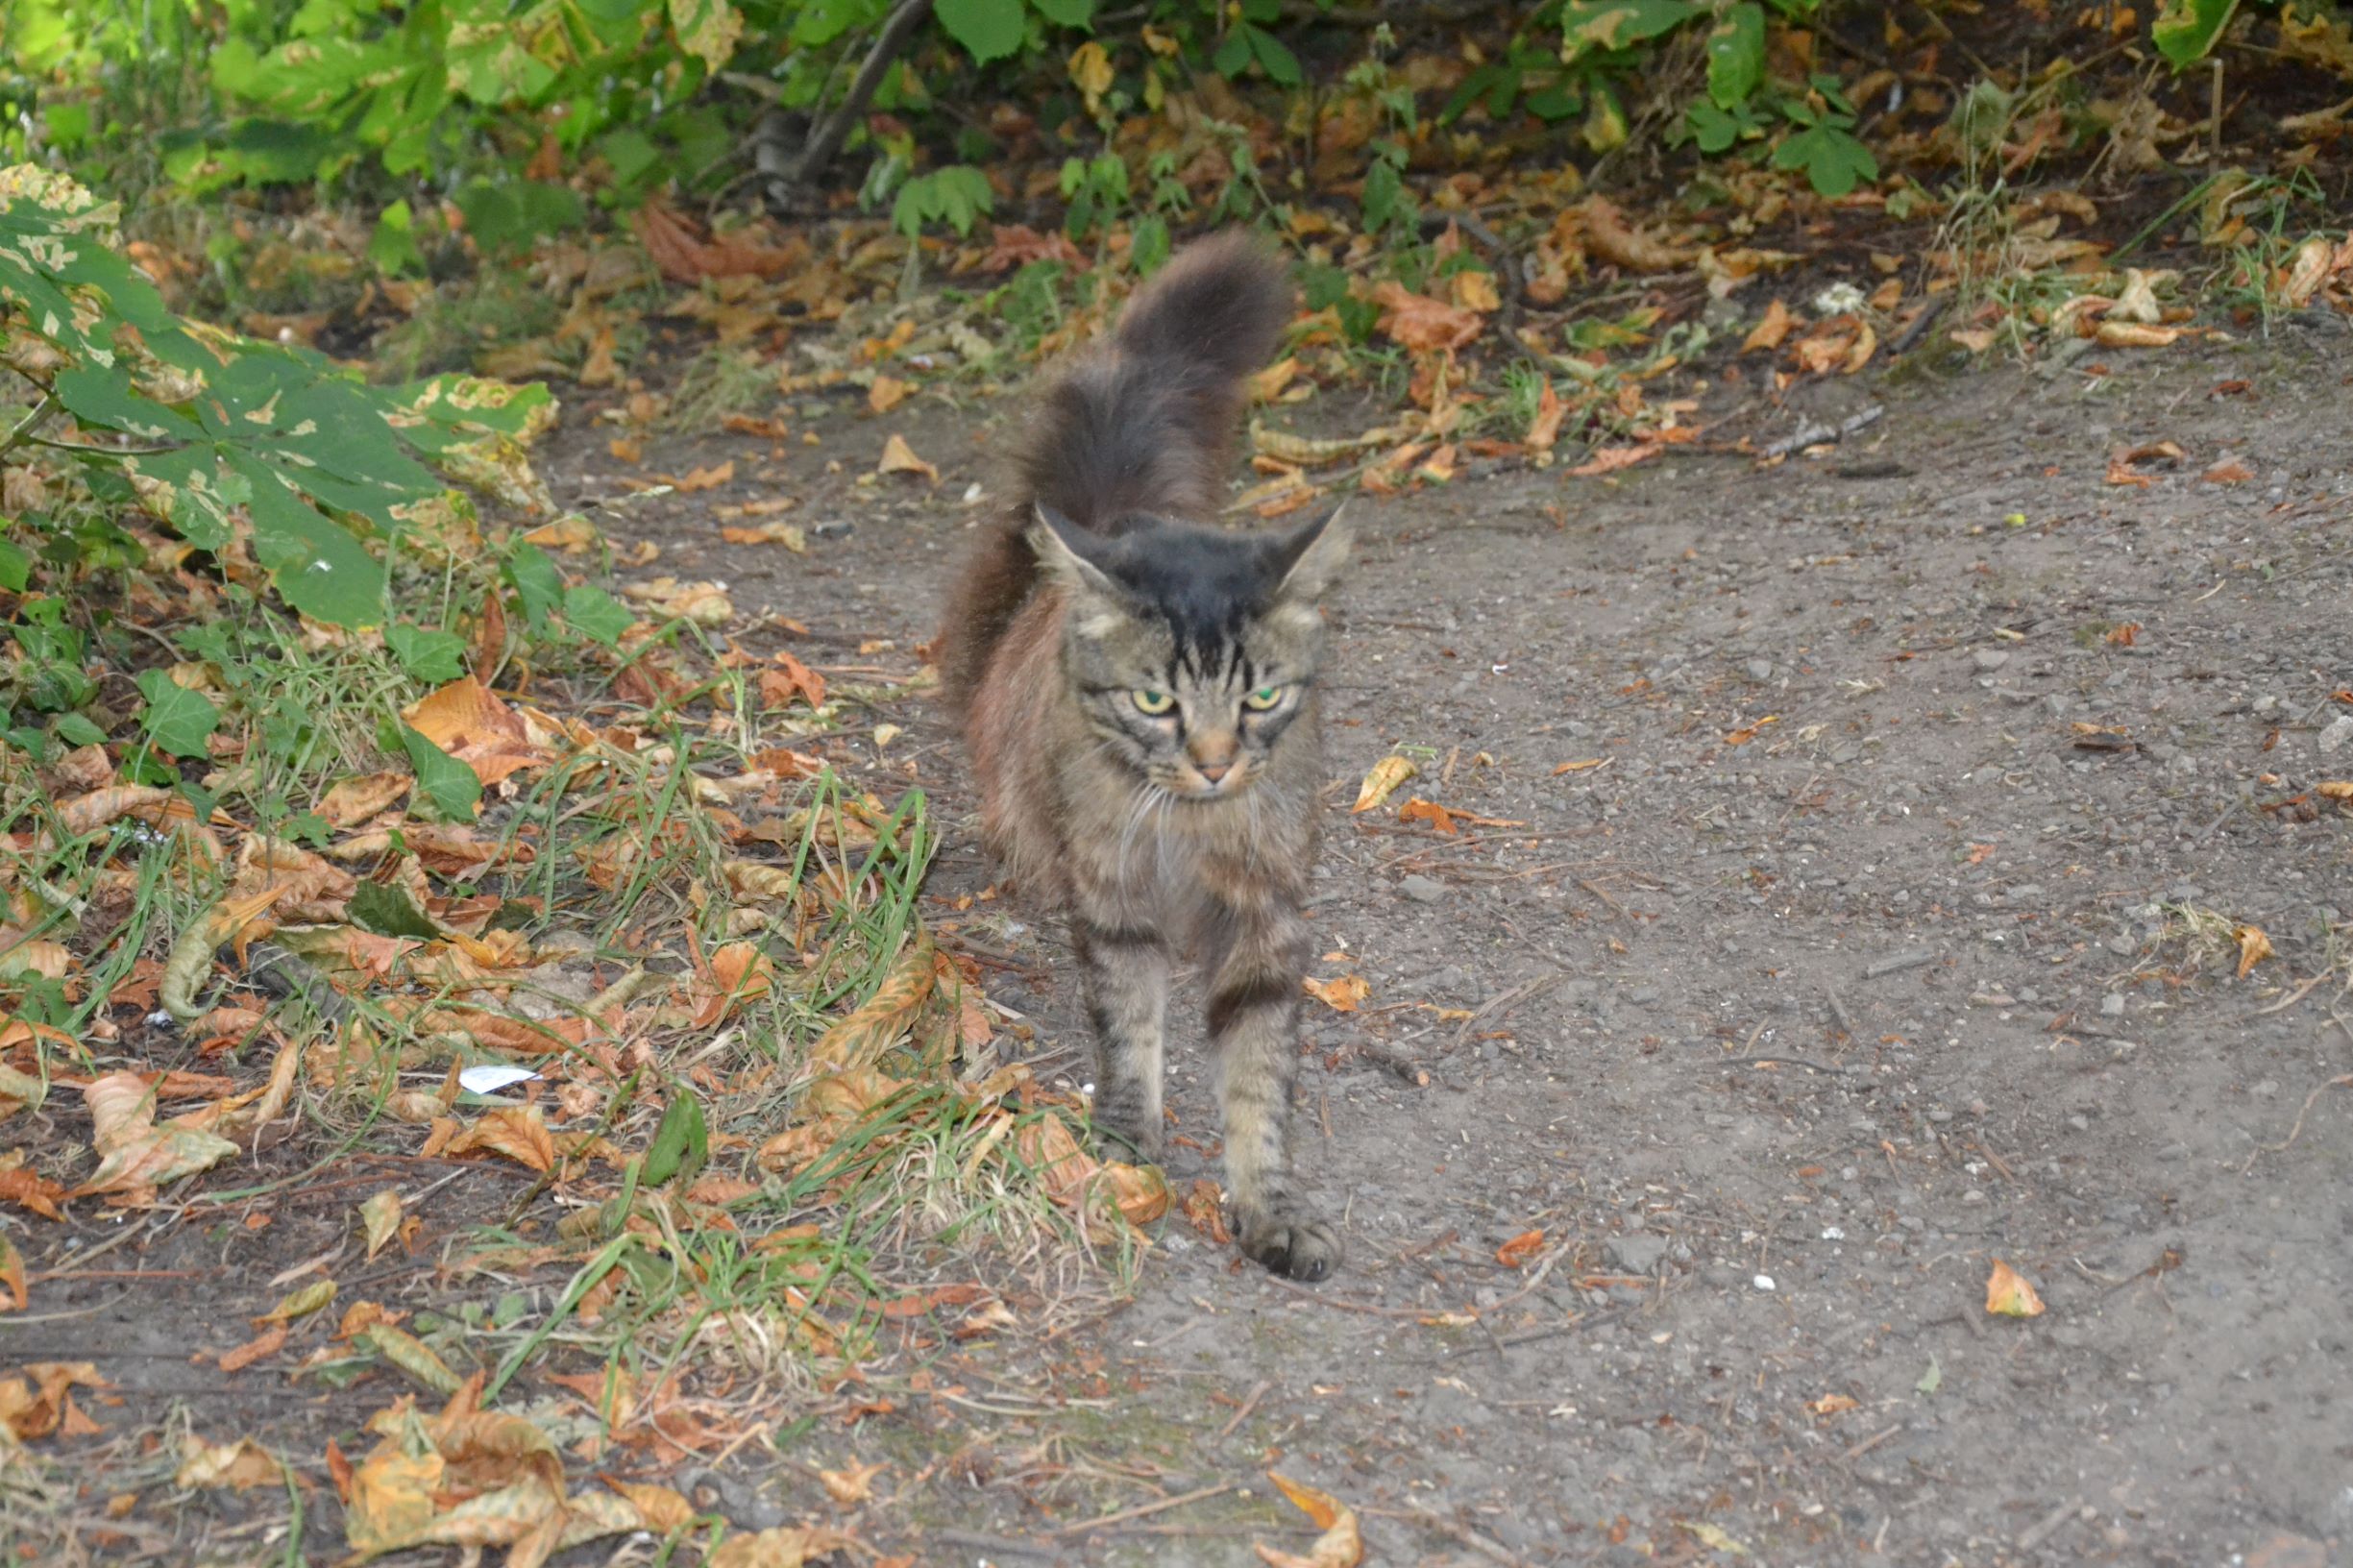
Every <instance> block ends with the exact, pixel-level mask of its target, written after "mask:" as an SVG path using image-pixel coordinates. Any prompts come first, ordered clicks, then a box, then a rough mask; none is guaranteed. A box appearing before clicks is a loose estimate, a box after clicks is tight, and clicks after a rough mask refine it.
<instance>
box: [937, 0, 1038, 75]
mask: <svg viewBox="0 0 2353 1568" xmlns="http://www.w3.org/2000/svg"><path fill="white" fill-rule="evenodd" d="M937 10H938V12H939V16H940V25H941V26H942V27H944V28H945V29H947V36H948V37H951V38H954V39H955V40H956V41H957V42H958V43H961V44H963V45H964V47H965V50H966V52H967V53H968V54H969V55H970V56H971V57H972V59H973V60H974V61H977V62H978V63H980V64H983V65H986V64H988V63H989V62H990V61H993V60H1003V59H1004V58H1005V57H1006V56H1008V55H1010V54H1013V53H1015V52H1016V51H1017V50H1018V49H1019V48H1020V47H1021V0H940V3H939V6H938V8H937Z"/></svg>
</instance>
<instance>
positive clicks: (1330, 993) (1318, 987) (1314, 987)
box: [1302, 974, 1373, 1013]
mask: <svg viewBox="0 0 2353 1568" xmlns="http://www.w3.org/2000/svg"><path fill="white" fill-rule="evenodd" d="M1302 983H1303V984H1304V985H1305V986H1306V987H1307V991H1308V994H1309V995H1311V996H1312V997H1314V998H1315V999H1316V1000H1317V1001H1319V1002H1321V1003H1323V1004H1324V1005H1325V1006H1326V1007H1328V1008H1330V1009H1332V1011H1333V1012H1335V1013H1354V1012H1355V1011H1357V1009H1358V1008H1360V1007H1361V1006H1362V1005H1363V1003H1364V998H1365V997H1366V996H1368V995H1370V994H1371V993H1372V989H1373V988H1372V987H1371V986H1370V985H1369V984H1367V983H1366V982H1365V979H1364V977H1363V976H1362V975H1360V974H1343V975H1341V976H1340V977H1339V978H1338V979H1336V980H1322V979H1318V978H1316V977H1315V976H1313V975H1310V976H1309V977H1308V978H1307V979H1306V980H1305V981H1304V982H1302Z"/></svg>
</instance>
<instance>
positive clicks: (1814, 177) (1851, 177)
mask: <svg viewBox="0 0 2353 1568" xmlns="http://www.w3.org/2000/svg"><path fill="white" fill-rule="evenodd" d="M1773 166H1774V167H1775V168H1777V169H1803V170H1804V171H1805V178H1806V180H1807V181H1808V182H1809V183H1811V184H1812V185H1813V187H1814V189H1815V190H1817V191H1819V192H1820V193H1821V194H1823V195H1825V196H1844V195H1846V194H1847V193H1848V192H1849V191H1851V190H1852V189H1853V188H1854V187H1855V186H1856V185H1857V184H1861V183H1862V182H1863V181H1866V180H1876V179H1877V178H1879V160H1878V159H1875V158H1874V157H1872V156H1871V149H1870V148H1868V147H1866V146H1864V145H1863V144H1862V143H1861V142H1859V141H1857V140H1855V139H1854V137H1853V136H1851V135H1849V134H1848V133H1847V132H1845V131H1843V130H1841V129H1839V128H1838V127H1837V126H1834V125H1817V126H1814V127H1812V128H1810V129H1808V130H1804V131H1801V132H1799V133H1798V134H1797V135H1794V136H1791V137H1790V138H1789V139H1788V140H1787V141H1784V142H1782V143H1781V145H1780V146H1778V147H1777V148H1776V149H1774V153H1773Z"/></svg>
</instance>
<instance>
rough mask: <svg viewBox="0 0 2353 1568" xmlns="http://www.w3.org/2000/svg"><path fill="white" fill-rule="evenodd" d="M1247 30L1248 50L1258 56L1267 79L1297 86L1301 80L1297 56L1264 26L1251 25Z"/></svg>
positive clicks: (1287, 85)
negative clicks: (1248, 35) (1248, 37)
mask: <svg viewBox="0 0 2353 1568" xmlns="http://www.w3.org/2000/svg"><path fill="white" fill-rule="evenodd" d="M1245 25H1246V24H1245ZM1248 31H1249V34H1250V52H1251V53H1252V54H1254V55H1256V56H1258V60H1259V64H1260V65H1262V66H1263V67H1264V68H1265V71H1266V75H1267V78H1268V80H1270V81H1272V82H1274V83H1275V84H1277V85H1278V86H1286V87H1295V86H1298V85H1299V83H1300V81H1301V80H1302V78H1301V76H1300V71H1299V57H1298V56H1297V55H1294V54H1292V53H1291V52H1290V50H1289V49H1288V48H1287V46H1286V45H1285V44H1284V42H1283V40H1282V39H1280V38H1278V37H1275V36H1274V35H1273V34H1272V33H1269V32H1267V31H1266V30H1265V29H1264V28H1262V27H1251V28H1249V29H1248Z"/></svg>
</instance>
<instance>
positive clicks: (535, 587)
mask: <svg viewBox="0 0 2353 1568" xmlns="http://www.w3.org/2000/svg"><path fill="white" fill-rule="evenodd" d="M501 572H502V575H503V576H505V578H506V580H507V581H508V582H510V583H513V584H514V586H515V592H516V593H517V594H519V595H521V596H522V598H523V617H524V619H525V620H526V621H527V622H529V623H530V627H531V629H532V630H533V631H541V630H545V629H546V627H547V625H548V617H549V616H551V615H553V614H554V613H555V612H556V610H557V608H558V607H559V606H561V605H562V603H563V602H564V578H563V574H562V573H560V572H558V571H556V570H555V562H554V560H553V559H552V558H551V556H550V555H549V554H548V552H547V551H544V550H542V549H540V548H539V547H538V546H537V545H531V544H518V545H516V546H515V548H514V549H513V550H511V551H507V555H506V560H505V561H504V563H503V564H502V567H501Z"/></svg>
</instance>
